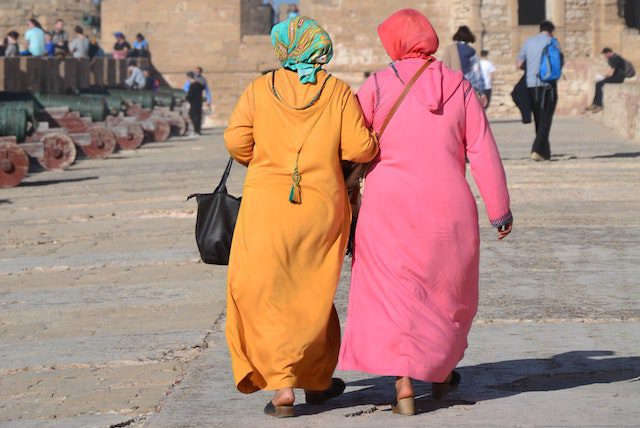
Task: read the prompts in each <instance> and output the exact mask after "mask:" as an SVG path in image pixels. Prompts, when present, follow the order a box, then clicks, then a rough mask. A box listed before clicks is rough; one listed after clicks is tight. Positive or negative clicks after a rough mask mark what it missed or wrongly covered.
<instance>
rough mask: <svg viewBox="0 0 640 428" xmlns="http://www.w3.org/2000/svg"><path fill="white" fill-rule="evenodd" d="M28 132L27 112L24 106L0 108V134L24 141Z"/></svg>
mask: <svg viewBox="0 0 640 428" xmlns="http://www.w3.org/2000/svg"><path fill="white" fill-rule="evenodd" d="M28 133H29V112H28V111H27V109H25V108H19V107H18V108H9V107H2V108H0V136H11V137H16V139H17V140H18V141H24V139H25V138H27V134H28Z"/></svg>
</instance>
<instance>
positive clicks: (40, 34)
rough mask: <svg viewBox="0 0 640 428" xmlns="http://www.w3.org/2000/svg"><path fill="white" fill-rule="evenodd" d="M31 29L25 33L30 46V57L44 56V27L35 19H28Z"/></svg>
mask: <svg viewBox="0 0 640 428" xmlns="http://www.w3.org/2000/svg"><path fill="white" fill-rule="evenodd" d="M27 26H28V27H29V29H28V30H27V31H26V32H25V33H24V38H25V40H26V41H27V43H28V44H29V47H28V51H29V53H28V55H31V56H44V55H45V50H44V44H45V43H44V31H43V30H42V25H40V23H39V22H38V20H37V19H35V18H30V19H27Z"/></svg>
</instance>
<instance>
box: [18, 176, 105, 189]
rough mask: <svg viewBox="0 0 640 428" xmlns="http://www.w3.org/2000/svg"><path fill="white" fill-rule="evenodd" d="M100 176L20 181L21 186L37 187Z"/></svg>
mask: <svg viewBox="0 0 640 428" xmlns="http://www.w3.org/2000/svg"><path fill="white" fill-rule="evenodd" d="M98 178H99V177H97V176H96V177H81V178H62V179H60V180H41V181H27V182H22V183H20V187H36V186H49V185H51V184H61V183H79V182H82V181H89V180H97V179H98Z"/></svg>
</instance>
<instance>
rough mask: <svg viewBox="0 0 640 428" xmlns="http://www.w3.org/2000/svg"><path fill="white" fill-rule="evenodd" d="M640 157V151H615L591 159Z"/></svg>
mask: <svg viewBox="0 0 640 428" xmlns="http://www.w3.org/2000/svg"><path fill="white" fill-rule="evenodd" d="M637 157H640V152H628V153H614V154H612V155H598V156H594V157H592V158H591V159H613V158H637Z"/></svg>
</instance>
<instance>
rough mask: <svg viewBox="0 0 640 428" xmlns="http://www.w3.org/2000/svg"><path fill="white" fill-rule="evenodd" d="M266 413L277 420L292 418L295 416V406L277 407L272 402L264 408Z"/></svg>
mask: <svg viewBox="0 0 640 428" xmlns="http://www.w3.org/2000/svg"><path fill="white" fill-rule="evenodd" d="M264 413H265V414H266V415H269V416H274V417H276V418H291V417H293V416H295V415H294V414H293V405H289V406H276V405H275V404H273V403H272V402H271V401H269V402H268V403H267V405H266V406H264Z"/></svg>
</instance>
